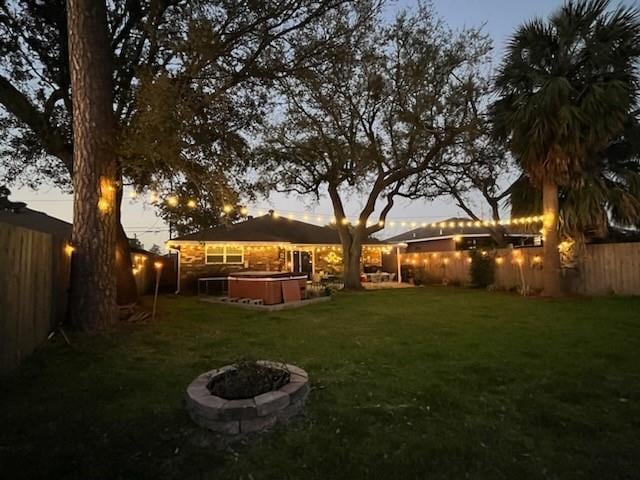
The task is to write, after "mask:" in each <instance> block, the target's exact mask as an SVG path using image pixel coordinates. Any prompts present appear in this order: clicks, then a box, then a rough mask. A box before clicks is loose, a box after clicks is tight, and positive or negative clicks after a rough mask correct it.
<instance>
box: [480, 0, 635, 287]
mask: <svg viewBox="0 0 640 480" xmlns="http://www.w3.org/2000/svg"><path fill="white" fill-rule="evenodd" d="M639 55H640V16H639V12H638V10H636V9H633V8H630V7H617V8H612V6H611V2H610V1H609V0H580V1H576V2H573V1H568V2H567V3H565V4H564V6H562V7H561V8H560V9H559V10H558V11H556V12H555V13H554V14H552V15H551V16H550V17H549V18H548V19H547V20H546V21H545V20H542V19H534V20H532V21H530V22H528V23H525V24H523V25H522V26H521V27H520V28H519V29H518V30H517V31H516V33H515V34H514V35H513V37H512V38H511V40H510V41H509V43H508V45H507V51H506V56H505V58H504V60H503V63H502V65H501V66H500V69H499V72H498V75H497V78H496V91H497V95H498V99H497V100H496V102H495V103H494V104H493V105H492V108H491V113H492V119H493V122H494V126H495V131H496V133H497V134H498V135H499V136H500V137H501V138H503V139H506V140H507V141H508V142H509V146H510V148H511V150H512V152H513V153H514V156H515V157H516V158H518V159H519V160H520V163H521V166H522V168H523V170H524V171H525V172H526V173H527V175H528V176H529V178H530V179H531V180H532V181H533V182H535V184H536V185H537V186H539V187H541V188H542V197H543V201H542V204H543V205H542V206H543V213H544V215H545V217H544V218H545V220H544V226H543V229H544V257H545V259H544V267H545V268H544V292H543V293H544V294H545V295H548V296H557V295H560V294H561V277H560V256H559V252H558V241H559V233H558V213H559V210H558V187H559V186H560V185H566V184H568V183H569V181H570V180H571V179H572V178H575V177H576V176H579V175H581V173H582V172H583V170H584V169H585V168H587V166H588V165H587V163H588V162H587V161H586V160H585V159H590V158H592V157H593V156H594V152H598V151H601V150H603V149H604V148H605V147H606V146H607V145H608V144H609V142H610V141H611V139H612V138H615V137H616V136H618V135H620V133H621V132H622V130H623V127H624V123H625V121H626V120H627V119H628V116H629V112H630V111H631V110H632V109H633V108H634V106H635V102H636V92H637V87H638V72H637V68H636V62H637V60H638V56H639Z"/></svg>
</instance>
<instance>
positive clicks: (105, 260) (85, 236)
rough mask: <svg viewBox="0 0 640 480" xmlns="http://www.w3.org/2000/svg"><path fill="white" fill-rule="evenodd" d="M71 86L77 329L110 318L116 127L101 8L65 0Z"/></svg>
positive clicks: (94, 1) (86, 0) (89, 1)
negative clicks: (67, 19) (66, 2)
mask: <svg viewBox="0 0 640 480" xmlns="http://www.w3.org/2000/svg"><path fill="white" fill-rule="evenodd" d="M68 7H69V8H68V10H67V14H68V18H69V22H68V27H69V65H70V74H71V87H72V88H73V132H74V135H73V144H74V145H73V171H74V176H73V190H74V196H73V243H74V246H75V252H74V255H73V265H72V269H71V275H72V281H71V285H72V288H71V299H70V302H69V304H70V316H71V320H72V322H73V323H74V324H75V325H76V326H78V327H80V328H82V329H84V330H96V329H102V328H105V327H106V326H108V325H109V324H110V323H112V322H113V321H114V320H115V319H116V282H115V275H114V263H115V248H114V245H115V240H116V221H117V219H116V179H117V162H116V155H115V149H114V146H115V135H116V122H115V119H114V115H113V86H112V77H111V72H112V67H111V62H112V58H111V49H110V47H109V33H108V29H107V28H108V27H107V10H106V6H105V4H104V2H103V1H101V0H69V3H68Z"/></svg>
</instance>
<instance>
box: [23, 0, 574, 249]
mask: <svg viewBox="0 0 640 480" xmlns="http://www.w3.org/2000/svg"><path fill="white" fill-rule="evenodd" d="M413 3H414V2H412V1H400V2H397V3H394V4H392V5H391V7H390V11H393V9H395V8H401V7H402V6H411V5H412V4H413ZM561 4H562V1H560V0H435V1H434V5H435V7H436V10H437V11H438V13H439V15H440V16H441V17H443V18H444V19H445V20H446V21H447V23H448V24H449V25H450V26H451V27H453V28H461V27H464V26H479V25H483V24H484V29H485V31H486V32H487V33H488V34H489V35H490V36H491V37H492V38H493V41H494V48H495V51H494V57H495V63H496V64H497V63H498V62H499V59H500V57H501V53H502V51H503V48H504V45H505V42H506V40H507V39H508V37H509V35H510V34H511V33H512V32H513V31H514V29H515V28H516V27H517V26H518V25H519V24H520V23H522V22H523V21H525V20H527V19H529V18H532V17H534V16H544V15H547V14H548V13H549V12H551V11H552V10H554V9H555V8H557V7H558V6H560V5H561ZM11 198H12V199H13V200H20V201H25V202H27V203H28V205H29V207H31V208H33V209H35V210H40V211H44V212H46V213H48V214H49V215H52V216H55V217H58V218H61V219H63V220H67V221H71V219H72V205H73V202H72V198H71V196H70V195H63V194H61V193H60V192H59V191H58V190H56V189H55V188H53V187H51V188H46V187H44V188H42V189H41V190H40V191H38V192H34V191H33V190H30V189H14V191H13V195H12V197H11ZM347 206H348V212H347V213H348V214H349V215H353V214H354V213H356V212H357V211H358V210H359V208H360V207H361V201H360V200H359V199H358V198H353V199H351V201H350V203H348V204H347ZM250 207H253V209H254V211H255V210H257V209H263V210H267V209H269V208H273V209H275V210H277V211H281V212H284V213H290V212H291V213H294V214H295V215H296V216H298V217H300V216H301V215H302V214H305V213H307V214H309V215H318V214H320V215H325V216H328V215H331V214H332V210H331V206H330V203H329V201H328V200H327V199H323V200H321V202H320V204H318V205H314V204H313V199H312V198H297V197H286V196H283V195H275V194H274V195H271V196H270V198H268V199H264V200H262V201H259V202H258V203H257V204H255V205H250ZM483 213H484V214H487V213H488V211H487V210H486V209H485V212H483ZM453 215H460V216H462V214H461V212H460V209H459V208H457V207H456V206H455V205H453V203H452V202H450V201H448V200H443V201H437V202H430V203H427V202H419V201H413V202H409V201H402V200H400V201H399V202H397V203H396V206H395V207H394V209H393V210H392V212H391V213H390V215H389V217H388V222H387V224H389V222H390V221H391V220H396V221H397V222H398V223H399V222H401V221H418V222H419V221H421V220H423V221H435V220H437V219H441V218H446V217H449V216H453ZM122 221H123V225H124V227H125V230H126V231H127V234H128V235H129V236H130V237H133V236H137V237H138V238H139V239H140V240H141V241H142V242H143V243H144V245H145V247H146V248H149V247H151V245H152V244H154V243H156V244H158V245H161V246H163V245H164V242H165V241H166V240H167V239H168V233H169V232H168V227H167V226H166V225H165V224H164V223H163V222H162V220H160V219H159V218H158V217H157V216H156V214H155V209H154V208H153V207H152V206H151V205H150V204H148V203H146V202H145V201H143V200H137V201H132V200H129V199H127V200H125V203H124V205H123V210H122ZM407 229H408V228H407V227H405V228H400V227H399V225H398V226H396V227H395V228H394V229H390V228H386V229H385V230H384V231H383V232H381V235H380V236H381V237H383V238H384V237H388V236H391V235H396V234H398V233H400V231H402V230H407Z"/></svg>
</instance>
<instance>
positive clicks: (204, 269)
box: [180, 244, 285, 292]
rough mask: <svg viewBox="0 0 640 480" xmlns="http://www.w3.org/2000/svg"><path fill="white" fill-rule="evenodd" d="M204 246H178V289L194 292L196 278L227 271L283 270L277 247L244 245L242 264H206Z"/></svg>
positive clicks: (281, 256) (282, 260)
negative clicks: (248, 269)
mask: <svg viewBox="0 0 640 480" xmlns="http://www.w3.org/2000/svg"><path fill="white" fill-rule="evenodd" d="M204 252H205V246H204V245H199V244H185V245H182V246H181V247H180V289H181V290H182V291H184V292H195V291H196V289H197V281H198V278H202V277H217V276H225V275H228V274H229V273H232V272H235V271H239V270H246V269H247V268H250V269H251V270H266V271H274V272H278V271H282V270H285V263H284V256H283V250H282V249H280V248H278V247H245V251H244V264H242V265H240V264H238V265H211V264H209V265H207V264H206V263H205V253H204Z"/></svg>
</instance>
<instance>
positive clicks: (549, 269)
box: [542, 179, 562, 297]
mask: <svg viewBox="0 0 640 480" xmlns="http://www.w3.org/2000/svg"><path fill="white" fill-rule="evenodd" d="M542 209H543V214H544V225H543V229H544V232H543V233H544V270H543V290H542V294H543V295H545V296H548V297H557V296H560V295H562V277H561V273H560V252H559V251H558V244H559V234H558V215H559V207H558V185H557V183H556V182H555V181H553V180H550V179H545V180H544V181H543V183H542Z"/></svg>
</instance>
